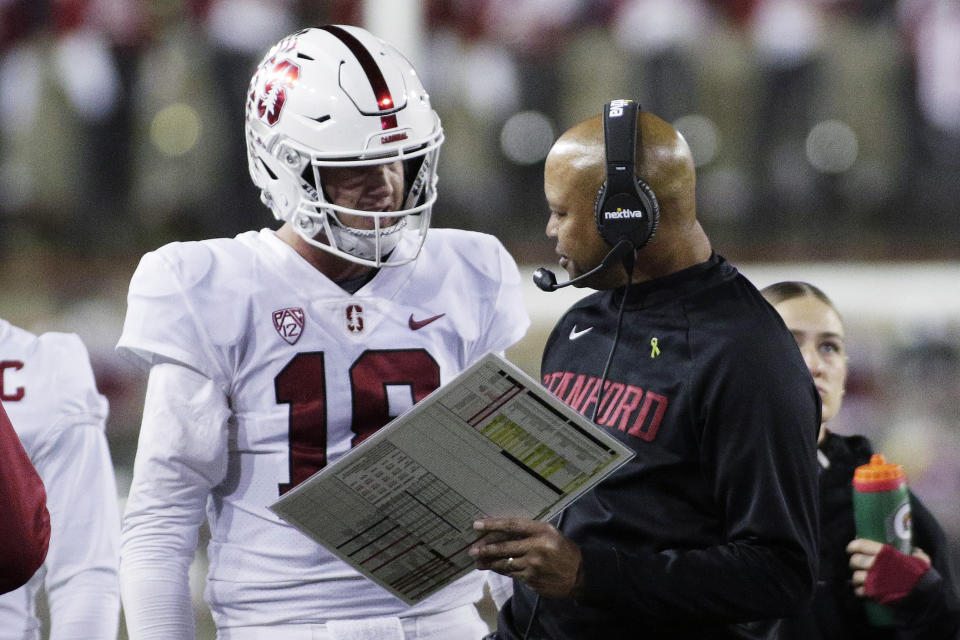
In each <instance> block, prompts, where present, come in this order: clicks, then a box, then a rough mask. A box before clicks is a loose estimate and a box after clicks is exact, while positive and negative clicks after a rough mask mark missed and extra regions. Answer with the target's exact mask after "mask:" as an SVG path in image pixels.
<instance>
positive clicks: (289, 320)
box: [273, 307, 303, 344]
mask: <svg viewBox="0 0 960 640" xmlns="http://www.w3.org/2000/svg"><path fill="white" fill-rule="evenodd" d="M273 328H274V329H276V330H277V333H279V334H280V337H281V338H283V339H284V340H286V341H287V342H289V343H290V344H296V343H297V340H299V339H300V336H301V335H302V334H303V309H301V308H300V307H291V308H289V309H280V310H279V311H274V312H273Z"/></svg>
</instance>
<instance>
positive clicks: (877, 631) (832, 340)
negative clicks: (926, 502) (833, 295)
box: [761, 282, 960, 640]
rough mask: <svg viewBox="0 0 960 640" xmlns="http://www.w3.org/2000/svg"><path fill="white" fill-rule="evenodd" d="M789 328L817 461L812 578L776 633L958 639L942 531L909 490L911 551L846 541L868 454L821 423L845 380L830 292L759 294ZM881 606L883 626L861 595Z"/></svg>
mask: <svg viewBox="0 0 960 640" xmlns="http://www.w3.org/2000/svg"><path fill="white" fill-rule="evenodd" d="M761 293H762V294H763V296H764V297H765V298H766V299H767V301H768V302H769V303H770V304H771V305H773V307H774V308H775V309H776V310H777V312H778V313H779V314H780V315H781V317H782V318H783V321H784V323H785V324H786V325H787V328H788V329H790V331H791V333H793V336H794V338H795V339H796V341H797V346H798V347H800V351H801V353H802V354H803V358H804V361H805V362H806V363H807V368H808V369H809V370H810V375H812V376H813V380H814V383H815V384H816V387H817V390H818V391H819V392H820V398H821V402H822V417H821V421H822V422H821V425H820V433H819V436H818V440H817V458H818V460H819V462H820V469H819V472H820V575H819V579H818V581H817V588H816V593H815V595H814V600H813V602H812V604H811V606H810V610H809V611H808V612H806V613H805V614H802V615H800V616H797V617H795V618H789V619H786V620H783V621H782V622H781V629H780V636H779V637H780V638H798V639H799V638H803V639H804V640H811V639H817V638H824V639H826V638H837V639H838V640H839V639H841V638H842V639H844V640H850V639H854V638H878V639H880V638H890V639H897V640H902V639H907V638H917V639H920V638H923V639H925V640H933V639H936V638H950V639H953V638H957V637H958V635H957V634H958V630H960V601H958V598H957V594H956V590H955V588H954V584H953V579H952V577H951V573H950V567H949V560H948V556H947V544H946V538H945V536H944V533H943V530H942V529H941V528H940V525H939V524H937V521H936V520H935V519H934V517H933V515H932V514H931V513H930V512H929V511H928V510H927V509H926V507H924V506H923V504H922V503H921V502H920V501H919V500H918V499H917V498H916V496H914V495H913V494H912V493H911V494H910V509H911V514H912V525H913V544H914V547H915V551H914V553H913V554H912V555H905V554H903V553H900V552H899V551H897V550H896V549H894V548H893V547H891V546H889V545H883V544H880V543H879V542H875V541H873V540H866V539H855V538H856V531H855V525H854V519H853V494H852V488H851V487H852V481H853V472H854V469H856V468H857V467H858V466H860V465H862V464H867V463H868V462H869V461H870V456H871V454H872V453H873V448H872V447H871V445H870V442H869V440H867V439H866V438H865V437H863V436H859V435H852V436H841V435H838V434H836V433H832V432H831V431H830V430H829V429H828V428H827V426H826V425H827V422H829V420H830V419H831V418H833V417H834V416H835V415H837V412H838V411H839V410H840V405H841V404H842V402H843V394H844V385H845V383H846V378H847V354H846V349H845V346H844V329H843V321H842V320H841V318H840V314H839V313H838V312H837V309H836V307H835V306H834V305H833V303H832V302H831V301H830V299H829V298H828V297H827V296H826V295H825V294H824V293H823V292H822V291H821V290H820V289H818V288H817V287H815V286H813V285H811V284H808V283H805V282H778V283H777V284H773V285H770V286H769V287H766V288H765V289H763V290H762V291H761ZM864 598H871V599H873V600H876V601H878V602H881V603H883V604H886V605H889V606H890V607H891V608H892V610H893V612H894V617H895V620H896V622H895V626H894V627H892V628H878V627H873V626H871V625H870V623H869V622H868V621H867V618H866V614H865V612H864V607H863V599H864Z"/></svg>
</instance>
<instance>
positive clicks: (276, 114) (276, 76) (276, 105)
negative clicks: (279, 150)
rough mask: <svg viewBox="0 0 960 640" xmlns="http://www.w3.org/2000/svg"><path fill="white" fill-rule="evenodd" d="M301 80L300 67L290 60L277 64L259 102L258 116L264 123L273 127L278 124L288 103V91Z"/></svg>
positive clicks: (267, 79) (264, 85)
mask: <svg viewBox="0 0 960 640" xmlns="http://www.w3.org/2000/svg"><path fill="white" fill-rule="evenodd" d="M272 62H273V61H271V63H272ZM299 79H300V67H298V66H297V65H295V64H294V63H292V62H290V61H289V60H283V61H281V62H279V63H277V64H276V65H275V66H274V67H273V69H271V70H270V72H269V73H268V75H267V77H266V79H265V80H264V83H263V89H262V90H261V91H260V97H259V99H258V100H257V115H258V116H259V117H260V119H261V120H262V121H263V122H265V123H267V124H268V125H269V126H271V127H272V126H273V125H275V124H277V120H279V119H280V112H281V111H283V105H284V103H285V102H286V101H287V90H288V89H292V88H294V87H295V86H297V81H298V80H299Z"/></svg>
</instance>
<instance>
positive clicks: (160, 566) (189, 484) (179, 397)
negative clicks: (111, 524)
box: [120, 363, 230, 640]
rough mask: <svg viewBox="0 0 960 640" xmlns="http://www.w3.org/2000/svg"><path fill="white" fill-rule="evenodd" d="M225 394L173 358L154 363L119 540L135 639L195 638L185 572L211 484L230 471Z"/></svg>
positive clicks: (122, 578)
mask: <svg viewBox="0 0 960 640" xmlns="http://www.w3.org/2000/svg"><path fill="white" fill-rule="evenodd" d="M229 417H230V409H229V407H228V404H227V398H226V396H225V395H224V394H223V392H222V391H221V390H220V389H219V387H218V386H217V385H216V384H215V383H214V382H213V381H212V380H210V379H209V378H207V377H205V376H203V375H202V374H200V373H198V372H196V371H194V370H192V369H189V368H187V367H185V366H182V365H178V364H174V363H160V364H156V365H154V366H153V367H152V368H151V369H150V377H149V380H148V382H147V392H146V399H145V401H144V408H143V424H142V425H141V428H140V441H139V444H138V445H137V456H136V461H135V463H134V470H133V482H132V485H131V487H130V496H129V498H128V499H127V507H126V512H125V514H124V517H123V528H122V533H121V542H120V591H121V596H122V599H123V607H124V612H125V615H126V621H127V631H128V633H129V636H130V639H131V640H147V639H154V638H155V639H157V640H192V639H193V637H194V623H193V607H192V603H191V599H190V586H189V581H188V571H189V568H190V563H191V562H192V560H193V557H194V554H195V552H196V548H197V535H198V530H199V527H200V525H201V523H202V522H203V519H204V509H205V506H206V502H207V498H208V496H209V494H210V490H211V488H212V487H214V486H216V485H217V484H219V483H220V482H221V481H222V480H223V479H224V477H225V476H226V471H227V423H228V419H229Z"/></svg>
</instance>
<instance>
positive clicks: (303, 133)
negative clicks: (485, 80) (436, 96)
mask: <svg viewBox="0 0 960 640" xmlns="http://www.w3.org/2000/svg"><path fill="white" fill-rule="evenodd" d="M245 129H246V137H247V158H248V160H249V167H250V176H251V177H252V178H253V182H254V184H255V185H256V186H257V187H258V188H259V189H260V199H261V200H262V201H263V203H264V204H266V205H267V206H268V207H270V210H271V211H273V215H274V216H276V217H277V219H279V220H283V221H286V222H289V223H290V224H291V226H292V227H293V229H294V230H296V232H297V233H298V234H299V235H300V236H301V237H302V238H303V239H304V240H306V241H307V242H309V243H310V244H311V245H314V246H316V247H319V248H321V249H324V250H326V251H329V252H331V253H334V254H336V255H338V256H340V257H342V258H345V259H347V260H350V261H352V262H357V263H360V264H364V265H369V266H373V267H380V266H398V265H400V264H406V263H407V262H410V261H412V260H414V259H415V258H416V257H417V254H418V253H419V248H420V247H422V246H423V241H424V239H425V238H426V234H427V230H428V229H429V227H430V213H431V208H432V206H433V203H434V202H435V201H436V199H437V172H436V171H437V156H438V154H439V152H440V145H441V144H442V143H443V129H442V128H441V126H440V118H439V116H437V114H436V112H435V111H434V110H433V109H432V108H431V106H430V99H429V97H428V96H427V92H426V91H425V90H424V88H423V85H422V84H421V83H420V78H419V77H418V76H417V72H416V70H414V68H413V66H412V65H411V64H410V62H409V61H408V60H407V59H406V58H405V57H404V56H403V54H401V53H400V52H399V51H397V50H396V49H395V48H393V47H392V46H391V45H389V44H387V43H386V42H384V41H382V40H380V39H379V38H376V37H374V36H373V35H371V34H370V33H369V32H367V31H365V30H364V29H361V28H359V27H353V26H338V25H327V26H323V27H320V28H316V29H305V30H303V31H299V32H297V33H294V34H292V35H289V36H287V37H286V38H284V39H283V40H281V41H280V42H278V43H277V44H276V45H274V47H273V48H272V49H271V50H270V52H269V53H267V55H266V57H265V58H264V59H263V61H262V62H261V63H260V65H259V66H258V67H257V71H256V73H255V74H254V76H253V79H252V80H251V81H250V90H249V92H248V95H247V107H246V127H245ZM398 160H399V161H402V162H403V166H404V186H405V189H406V193H405V194H404V198H403V200H402V203H401V205H400V209H399V210H398V211H361V210H358V209H351V208H349V207H344V206H340V205H337V204H334V203H333V202H330V200H329V197H328V196H327V194H326V193H325V192H324V188H323V183H322V181H321V178H320V171H319V168H320V167H357V166H364V165H375V164H384V163H392V162H396V161H398ZM340 214H351V215H354V216H364V217H367V218H372V219H373V222H374V224H373V227H374V228H373V229H356V228H353V227H350V226H347V225H345V224H343V223H342V222H341V217H340ZM404 229H409V230H411V231H416V232H417V233H418V234H419V237H418V240H419V245H418V249H417V251H416V252H413V254H412V255H411V256H408V257H407V258H405V259H403V260H399V259H397V257H394V259H393V260H390V261H387V257H388V256H389V254H390V252H391V251H392V250H393V248H394V247H396V245H397V242H399V240H400V236H401V234H402V233H403V232H404Z"/></svg>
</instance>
